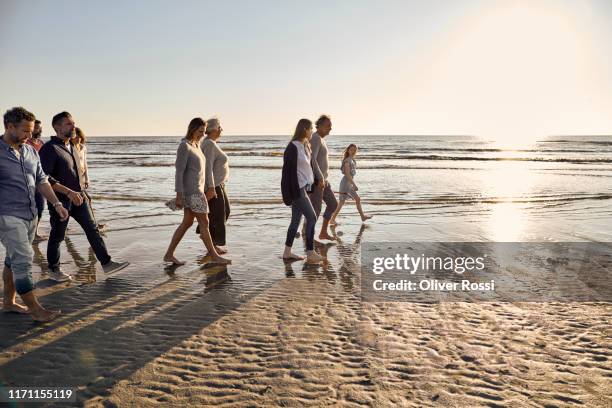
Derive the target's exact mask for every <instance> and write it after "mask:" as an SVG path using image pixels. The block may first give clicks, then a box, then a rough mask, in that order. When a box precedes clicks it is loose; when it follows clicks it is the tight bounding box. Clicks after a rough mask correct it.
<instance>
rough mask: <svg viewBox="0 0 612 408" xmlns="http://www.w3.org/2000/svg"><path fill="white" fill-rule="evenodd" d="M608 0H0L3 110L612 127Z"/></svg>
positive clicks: (467, 126) (487, 133)
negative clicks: (88, 0) (321, 115)
mask: <svg viewBox="0 0 612 408" xmlns="http://www.w3.org/2000/svg"><path fill="white" fill-rule="evenodd" d="M610 38H612V2H610V1H607V0H574V1H570V0H531V1H521V0H513V1H505V0H491V1H485V0H447V1H443V0H431V1H410V0H399V1H393V0H381V1H374V0H372V1H363V0H327V1H318V0H314V1H307V2H306V1H304V2H299V1H276V0H259V1H251V0H244V1H231V0H230V1H223V2H220V1H205V0H197V1H157V0H153V1H136V0H133V1H117V0H107V1H105V2H82V1H66V0H57V1H53V2H51V1H18V0H2V1H1V2H0V50H1V51H2V53H1V55H2V60H1V62H0V109H2V110H3V111H4V110H6V109H8V108H10V107H12V106H17V105H22V106H24V107H26V108H27V109H30V110H31V111H33V112H34V113H35V114H36V115H37V117H39V118H40V119H41V120H42V121H43V126H44V135H49V134H51V133H52V129H51V126H50V122H51V118H52V116H53V115H54V114H55V113H57V112H60V111H63V110H67V111H69V112H71V113H72V115H73V117H74V118H75V120H76V122H77V125H78V126H80V127H81V128H83V129H84V130H85V132H86V133H87V134H88V135H89V136H149V135H150V136H169V135H181V134H184V133H185V130H186V127H187V124H188V122H189V120H190V119H191V118H193V117H196V116H201V117H203V118H208V117H212V116H217V117H219V118H220V119H221V121H222V124H223V128H224V131H225V133H226V134H229V135H276V134H278V135H282V134H291V133H292V132H293V129H294V127H295V124H296V123H297V121H298V119H300V118H302V117H308V118H311V119H313V120H314V119H316V118H317V117H318V115H319V114H321V113H327V114H330V115H331V116H332V119H333V127H334V130H333V132H334V133H336V134H345V135H348V134H360V135H361V134H376V135H384V134H394V135H398V134H399V135H402V134H406V135H408V134H419V135H430V134H431V135H433V134H473V135H479V136H483V137H489V138H492V139H499V140H515V139H521V138H524V139H529V138H534V137H541V136H543V135H551V134H553V135H557V134H564V135H567V134H581V135H582V134H612V47H611V46H610V43H609V39H610Z"/></svg>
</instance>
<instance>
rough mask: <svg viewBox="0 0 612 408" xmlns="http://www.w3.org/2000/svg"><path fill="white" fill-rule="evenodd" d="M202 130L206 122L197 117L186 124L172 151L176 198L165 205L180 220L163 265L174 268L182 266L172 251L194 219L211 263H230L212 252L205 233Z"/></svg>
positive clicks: (204, 160) (206, 210)
mask: <svg viewBox="0 0 612 408" xmlns="http://www.w3.org/2000/svg"><path fill="white" fill-rule="evenodd" d="M205 131H206V123H205V122H204V120H202V119H201V118H194V119H192V120H191V122H190V123H189V127H188V129H187V135H186V136H185V138H184V139H183V140H182V141H181V144H180V145H179V147H178V150H177V152H176V164H175V166H176V176H175V183H174V184H175V190H176V198H174V199H172V200H170V201H169V202H167V203H166V205H167V206H168V207H170V208H171V209H173V210H178V209H181V208H183V221H182V222H181V224H180V225H179V226H178V228H177V229H176V231H175V232H174V235H173V236H172V240H171V241H170V245H169V246H168V250H167V251H166V255H164V261H165V262H171V263H172V264H174V265H184V264H185V262H181V261H179V260H178V259H176V258H175V257H174V251H175V250H176V247H177V246H178V244H179V242H181V239H183V236H184V235H185V232H187V230H188V229H189V228H190V227H191V226H192V225H193V220H194V218H195V219H197V220H198V225H199V226H200V231H201V233H200V238H202V241H204V245H205V246H206V249H207V250H208V254H209V255H210V256H211V257H212V262H213V263H217V264H230V263H231V261H230V260H229V259H225V258H222V257H221V256H219V254H218V253H217V251H216V250H215V246H214V244H213V242H212V239H211V237H210V233H209V232H208V204H207V198H209V197H207V196H206V195H205V194H204V173H205V171H206V158H205V157H204V154H203V153H202V150H201V149H200V140H201V139H202V137H203V136H204V132H205Z"/></svg>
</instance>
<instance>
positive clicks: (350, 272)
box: [331, 224, 368, 292]
mask: <svg viewBox="0 0 612 408" xmlns="http://www.w3.org/2000/svg"><path fill="white" fill-rule="evenodd" d="M367 227H368V226H367V225H366V224H361V228H359V232H358V233H357V235H356V236H355V241H354V242H353V243H352V244H347V243H345V242H343V241H342V239H340V238H338V239H337V242H338V245H337V248H338V254H340V257H341V258H342V264H341V265H340V269H339V270H338V273H339V275H340V281H341V282H342V287H343V288H344V290H346V291H347V292H348V291H350V290H351V289H353V283H354V282H353V280H354V278H355V275H356V274H358V273H359V271H360V270H361V259H360V257H361V252H360V246H361V238H362V236H363V232H364V231H365V230H366V228H367ZM331 230H332V233H333V234H334V235H336V227H335V226H332V227H331Z"/></svg>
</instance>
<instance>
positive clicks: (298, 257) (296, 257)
mask: <svg viewBox="0 0 612 408" xmlns="http://www.w3.org/2000/svg"><path fill="white" fill-rule="evenodd" d="M304 259H306V258H305V257H303V256H301V255H296V254H294V253H293V252H291V253H289V254H283V260H284V261H302V260H304Z"/></svg>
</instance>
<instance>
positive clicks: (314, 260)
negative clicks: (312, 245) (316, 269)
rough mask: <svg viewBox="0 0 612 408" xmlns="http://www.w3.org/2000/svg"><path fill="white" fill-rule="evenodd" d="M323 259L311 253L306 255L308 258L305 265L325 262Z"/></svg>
mask: <svg viewBox="0 0 612 408" xmlns="http://www.w3.org/2000/svg"><path fill="white" fill-rule="evenodd" d="M325 259H326V258H324V257H322V256H321V255H319V254H317V253H316V252H314V251H312V252H310V253H308V256H307V257H306V263H307V264H320V263H321V262H323V261H325Z"/></svg>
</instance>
